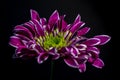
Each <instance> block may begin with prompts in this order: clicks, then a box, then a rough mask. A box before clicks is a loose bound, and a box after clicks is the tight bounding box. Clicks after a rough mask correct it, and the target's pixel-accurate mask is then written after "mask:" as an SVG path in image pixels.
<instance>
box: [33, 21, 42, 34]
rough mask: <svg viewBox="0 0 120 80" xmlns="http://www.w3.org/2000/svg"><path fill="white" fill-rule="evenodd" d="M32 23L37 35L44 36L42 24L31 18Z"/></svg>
mask: <svg viewBox="0 0 120 80" xmlns="http://www.w3.org/2000/svg"><path fill="white" fill-rule="evenodd" d="M32 22H33V24H34V25H35V30H36V32H37V33H38V35H39V36H44V30H43V27H42V25H41V24H40V23H39V22H38V21H37V20H32Z"/></svg>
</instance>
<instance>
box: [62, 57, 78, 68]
mask: <svg viewBox="0 0 120 80" xmlns="http://www.w3.org/2000/svg"><path fill="white" fill-rule="evenodd" d="M64 61H65V63H66V64H67V65H68V66H70V67H73V68H77V67H78V66H77V64H76V60H75V59H73V58H71V57H67V58H65V59H64Z"/></svg>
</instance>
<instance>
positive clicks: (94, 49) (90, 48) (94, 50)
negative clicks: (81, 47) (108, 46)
mask: <svg viewBox="0 0 120 80" xmlns="http://www.w3.org/2000/svg"><path fill="white" fill-rule="evenodd" d="M87 51H90V52H93V53H95V54H97V55H98V54H99V53H100V50H99V49H98V48H96V47H88V48H87Z"/></svg>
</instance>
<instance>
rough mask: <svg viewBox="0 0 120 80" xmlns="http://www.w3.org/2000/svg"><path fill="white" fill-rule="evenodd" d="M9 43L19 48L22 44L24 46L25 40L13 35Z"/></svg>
mask: <svg viewBox="0 0 120 80" xmlns="http://www.w3.org/2000/svg"><path fill="white" fill-rule="evenodd" d="M9 44H10V45H11V46H13V47H15V48H18V47H20V46H24V44H23V42H22V41H21V39H20V38H18V37H16V36H11V37H10V42H9Z"/></svg>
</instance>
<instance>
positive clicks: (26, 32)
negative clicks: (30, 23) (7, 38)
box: [14, 25, 33, 39]
mask: <svg viewBox="0 0 120 80" xmlns="http://www.w3.org/2000/svg"><path fill="white" fill-rule="evenodd" d="M14 31H15V33H16V34H20V35H24V36H26V37H28V38H30V39H33V34H32V33H31V32H30V31H29V29H27V28H26V27H24V26H23V25H17V26H16V27H15V28H14Z"/></svg>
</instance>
